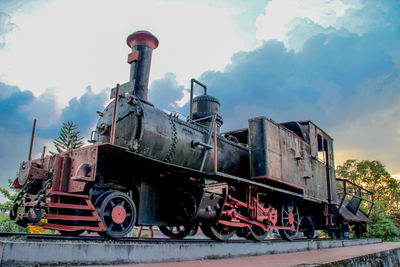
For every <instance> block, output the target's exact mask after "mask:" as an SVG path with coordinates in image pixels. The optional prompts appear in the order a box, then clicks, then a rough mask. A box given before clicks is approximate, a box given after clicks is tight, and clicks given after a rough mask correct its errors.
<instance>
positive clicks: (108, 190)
mask: <svg viewBox="0 0 400 267" xmlns="http://www.w3.org/2000/svg"><path fill="white" fill-rule="evenodd" d="M127 43H128V46H129V47H130V48H132V52H131V53H130V54H129V55H128V63H129V64H130V65H131V71H130V81H129V82H127V83H125V84H123V85H117V87H116V88H114V89H112V91H111V99H112V101H111V102H110V103H109V104H108V106H107V107H106V108H105V110H104V111H103V112H100V113H99V115H100V118H99V121H98V123H97V126H96V129H95V131H93V132H92V136H91V142H92V143H93V144H92V145H89V146H85V147H82V148H79V149H74V150H71V151H68V152H64V153H60V154H56V155H52V156H46V157H45V156H42V157H41V158H39V159H35V160H28V161H25V162H23V163H22V164H21V168H20V171H19V176H18V178H17V179H16V180H15V182H14V186H15V187H16V188H20V189H22V190H21V193H20V195H19V198H18V200H17V201H16V202H15V205H14V207H13V209H12V210H11V211H10V216H11V217H12V218H13V219H16V218H17V219H18V220H17V223H18V224H20V225H27V224H28V223H31V224H34V225H39V226H42V227H45V228H49V229H57V230H58V231H59V232H60V233H62V234H65V235H79V234H81V233H82V232H84V231H89V232H90V231H92V232H98V233H100V234H102V235H106V236H108V237H111V238H119V237H123V236H125V235H126V234H128V233H129V232H130V231H131V230H132V228H133V226H134V225H157V226H158V227H159V228H160V230H161V231H162V232H163V233H164V234H166V235H167V236H169V237H171V238H184V237H185V236H187V235H188V234H189V233H190V232H192V231H193V229H195V228H196V229H197V227H198V226H200V227H201V229H202V231H203V233H204V234H205V235H206V236H208V237H210V238H212V239H217V240H226V239H228V238H230V237H232V236H233V235H234V234H236V235H237V236H240V237H244V238H246V239H251V240H262V239H264V238H265V237H266V235H267V234H268V232H269V231H270V230H272V229H276V230H278V231H279V233H280V235H281V237H282V238H284V239H288V240H291V239H293V238H295V237H296V235H297V234H298V232H303V233H304V235H305V236H306V237H308V238H312V237H313V236H314V230H317V229H323V230H325V231H327V232H328V233H330V235H331V236H335V237H340V236H342V234H343V232H345V231H348V230H350V229H352V228H354V229H355V230H356V235H357V236H361V235H362V233H363V232H365V231H366V225H367V224H368V223H370V220H369V219H368V216H369V212H370V210H369V212H364V211H363V210H362V209H361V207H362V206H363V205H364V204H365V203H367V202H368V200H367V198H366V197H367V196H369V194H370V193H369V192H368V191H366V190H364V189H362V188H360V187H358V186H356V185H354V184H351V183H349V182H347V181H343V180H341V181H336V178H335V173H334V157H333V144H332V138H331V137H329V135H327V134H326V133H325V132H324V131H323V130H321V129H320V128H318V127H317V126H316V125H315V124H313V123H312V122H310V121H294V122H286V123H276V122H274V121H272V120H270V119H267V118H265V117H258V118H251V119H249V120H248V128H245V129H238V130H233V131H228V132H224V133H220V126H221V125H222V123H223V118H222V117H221V115H220V103H219V101H218V100H217V99H216V98H215V97H212V96H210V95H208V94H207V88H206V86H205V85H203V84H202V83H200V82H198V81H196V80H194V79H192V81H191V97H190V115H189V116H188V118H187V119H186V120H182V119H180V118H179V116H178V115H176V114H166V113H165V112H163V111H161V110H159V109H157V108H156V107H155V106H154V105H152V104H151V103H150V102H148V99H147V93H148V77H149V70H150V63H151V56H152V52H153V50H154V49H156V48H157V46H158V40H157V38H156V37H154V36H153V35H152V34H150V33H149V32H145V31H139V32H135V33H133V34H131V35H130V36H129V37H128V39H127ZM195 86H196V87H199V88H202V90H203V91H204V94H202V95H199V96H196V97H193V95H194V94H193V91H194V87H195ZM337 183H340V184H341V186H340V187H339V190H340V192H338V188H337ZM21 206H22V207H21ZM371 206H372V205H370V207H371ZM19 207H21V208H20V209H19ZM43 219H46V220H43Z"/></svg>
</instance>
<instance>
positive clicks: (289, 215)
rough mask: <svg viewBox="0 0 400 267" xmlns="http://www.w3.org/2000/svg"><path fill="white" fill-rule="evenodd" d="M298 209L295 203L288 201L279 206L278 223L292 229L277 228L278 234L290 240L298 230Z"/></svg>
mask: <svg viewBox="0 0 400 267" xmlns="http://www.w3.org/2000/svg"><path fill="white" fill-rule="evenodd" d="M299 220H300V216H299V210H298V208H297V206H296V204H295V203H293V202H290V203H286V204H284V205H282V206H281V209H280V223H281V226H284V227H292V226H294V231H293V230H279V234H280V236H281V237H282V238H283V239H285V240H289V241H292V240H293V239H294V237H295V236H296V234H297V232H298V231H299Z"/></svg>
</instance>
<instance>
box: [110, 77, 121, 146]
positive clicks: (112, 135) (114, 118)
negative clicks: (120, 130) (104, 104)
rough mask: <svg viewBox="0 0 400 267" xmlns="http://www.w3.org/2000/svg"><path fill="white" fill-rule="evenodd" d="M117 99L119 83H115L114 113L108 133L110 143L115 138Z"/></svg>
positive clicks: (112, 142)
mask: <svg viewBox="0 0 400 267" xmlns="http://www.w3.org/2000/svg"><path fill="white" fill-rule="evenodd" d="M118 99H119V83H117V88H116V90H115V101H114V113H113V119H112V124H111V133H110V144H112V145H113V144H114V139H115V126H116V125H115V124H116V122H117V108H118Z"/></svg>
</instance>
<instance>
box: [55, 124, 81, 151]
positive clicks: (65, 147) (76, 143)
mask: <svg viewBox="0 0 400 267" xmlns="http://www.w3.org/2000/svg"><path fill="white" fill-rule="evenodd" d="M78 129H79V125H78V124H74V122H72V121H67V122H66V123H65V122H63V125H62V126H61V129H60V135H59V136H58V137H57V138H54V140H53V144H54V147H55V148H56V151H57V152H58V153H61V152H65V151H70V150H72V149H75V148H79V147H81V146H83V142H82V139H83V137H81V136H80V131H79V130H78Z"/></svg>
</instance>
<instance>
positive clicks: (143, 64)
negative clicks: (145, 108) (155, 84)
mask: <svg viewBox="0 0 400 267" xmlns="http://www.w3.org/2000/svg"><path fill="white" fill-rule="evenodd" d="M126 42H127V44H128V46H129V47H130V48H132V53H130V54H129V55H128V63H129V64H131V73H130V81H131V82H133V88H132V89H133V92H131V93H132V94H133V95H135V96H137V97H138V98H140V99H143V100H146V101H147V93H148V84H149V73H150V65H151V55H152V53H153V50H154V49H156V48H157V47H158V39H157V38H156V37H155V36H154V35H152V34H151V33H150V32H147V31H137V32H134V33H132V34H131V35H129V36H128V39H127V40H126Z"/></svg>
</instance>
